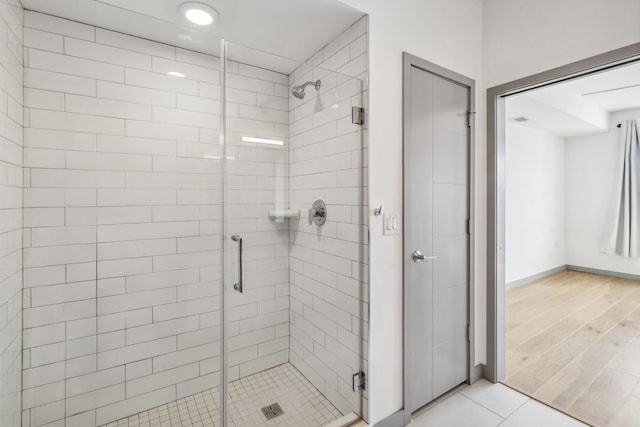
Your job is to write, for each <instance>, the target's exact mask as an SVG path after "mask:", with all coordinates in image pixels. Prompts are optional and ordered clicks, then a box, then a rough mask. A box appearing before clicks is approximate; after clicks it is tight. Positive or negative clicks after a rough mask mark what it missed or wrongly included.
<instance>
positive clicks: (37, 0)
mask: <svg viewBox="0 0 640 427" xmlns="http://www.w3.org/2000/svg"><path fill="white" fill-rule="evenodd" d="M184 1H186V0H22V3H23V5H24V7H25V8H26V9H30V10H35V11H38V12H44V13H48V14H51V15H55V16H59V17H63V18H68V19H72V20H75V21H79V22H84V23H87V24H91V25H95V26H98V27H102V28H106V29H109V30H113V31H118V32H122V33H126V34H131V35H134V36H138V37H142V38H146V39H149V40H154V41H158V42H162V43H166V44H170V45H174V46H178V47H182V48H185V49H191V50H196V51H199V52H204V53H209V54H212V55H216V56H218V55H219V54H220V39H221V38H225V39H226V40H228V41H230V42H233V43H235V44H237V45H241V46H243V48H241V47H240V46H232V47H231V48H230V50H229V56H230V58H231V59H234V60H238V61H241V62H248V63H252V64H254V65H258V66H261V67H264V68H269V69H271V70H275V71H279V72H283V73H285V74H289V73H290V72H291V71H293V70H294V69H295V68H297V66H298V65H299V63H301V62H304V61H306V60H307V59H309V58H310V57H311V56H312V55H313V54H314V53H316V52H317V51H318V50H319V49H320V48H322V47H323V46H325V45H326V44H327V43H329V42H330V41H332V40H333V39H334V38H335V37H336V36H338V35H339V34H340V33H341V32H343V31H344V30H346V29H347V28H348V27H349V26H350V25H351V24H353V23H354V22H355V21H357V20H358V19H359V18H361V17H362V16H364V14H363V13H362V12H360V11H357V10H355V9H353V8H351V7H349V6H347V5H345V4H344V3H341V2H339V1H337V0H269V1H266V0H197V1H199V2H200V3H205V4H208V5H209V6H211V7H213V8H214V9H216V10H217V11H218V13H219V14H220V21H219V23H218V25H215V26H212V27H197V26H196V25H193V24H190V23H189V22H188V21H186V19H185V18H183V16H181V15H180V14H179V13H178V7H179V6H180V5H181V4H182V3H183V2H184ZM253 50H256V51H262V52H267V53H269V54H270V55H265V54H264V53H262V54H260V53H259V52H256V51H253Z"/></svg>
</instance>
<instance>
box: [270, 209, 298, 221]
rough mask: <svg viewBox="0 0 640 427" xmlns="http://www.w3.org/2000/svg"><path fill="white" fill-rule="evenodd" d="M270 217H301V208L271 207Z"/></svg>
mask: <svg viewBox="0 0 640 427" xmlns="http://www.w3.org/2000/svg"><path fill="white" fill-rule="evenodd" d="M269 218H274V219H283V218H284V219H291V218H293V219H300V209H269Z"/></svg>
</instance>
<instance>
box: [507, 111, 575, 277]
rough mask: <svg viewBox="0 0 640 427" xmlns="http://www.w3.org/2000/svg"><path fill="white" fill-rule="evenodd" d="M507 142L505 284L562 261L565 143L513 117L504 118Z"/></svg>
mask: <svg viewBox="0 0 640 427" xmlns="http://www.w3.org/2000/svg"><path fill="white" fill-rule="evenodd" d="M508 109H509V101H507V110H508ZM507 116H508V117H509V116H510V115H509V114H507ZM506 141H507V145H506V153H505V156H506V157H505V163H506V171H505V181H506V185H505V187H506V189H505V192H506V206H505V210H506V235H505V239H506V242H505V270H506V271H505V274H506V276H505V277H506V279H505V280H506V283H507V284H508V283H511V282H513V281H516V280H519V279H523V278H526V277H530V276H533V275H535V274H538V273H541V272H544V271H547V270H551V269H553V268H556V267H561V266H564V265H565V264H566V257H565V228H564V223H565V144H564V138H562V137H559V136H557V135H553V134H550V133H547V132H544V131H541V130H537V129H533V128H530V127H528V126H524V125H520V124H517V123H514V122H513V121H507V126H506Z"/></svg>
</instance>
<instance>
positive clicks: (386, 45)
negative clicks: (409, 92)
mask: <svg viewBox="0 0 640 427" xmlns="http://www.w3.org/2000/svg"><path fill="white" fill-rule="evenodd" d="M343 1H344V3H347V4H349V5H351V6H353V7H356V8H358V9H360V10H362V11H364V12H366V13H368V14H369V15H370V17H369V19H370V21H369V22H370V23H369V30H370V32H369V34H370V40H369V49H370V51H369V54H370V86H369V89H370V92H371V98H370V113H369V123H370V128H369V132H370V140H369V142H370V154H369V165H370V170H371V171H374V172H372V173H370V176H369V177H370V191H369V200H370V202H369V205H370V207H373V206H378V205H380V204H384V207H385V211H386V212H400V213H401V212H402V52H403V51H407V52H409V53H411V54H413V55H416V56H418V57H421V58H423V59H425V60H428V61H431V62H434V63H436V64H438V65H440V66H443V67H446V68H448V69H451V70H453V71H455V72H458V73H460V74H463V75H466V76H467V77H470V78H472V79H475V80H476V83H477V100H476V107H477V110H478V112H479V113H478V115H477V120H476V128H475V129H476V133H477V147H476V171H477V176H476V196H481V195H482V194H483V193H484V186H485V183H484V175H485V174H484V170H485V169H484V165H485V161H484V156H485V155H484V148H483V147H484V144H483V143H482V140H483V129H484V126H483V123H484V118H483V117H484V115H483V108H482V105H483V104H482V99H481V97H480V94H481V93H482V84H481V81H482V75H481V71H482V70H481V64H482V58H481V54H482V26H481V25H482V24H481V20H482V4H481V3H480V2H479V1H476V0H463V1H448V0H434V1H423V0H406V1H402V2H392V1H388V0H343ZM483 201H484V197H478V200H477V204H476V220H477V221H478V227H477V228H476V235H478V236H479V237H481V236H482V235H483V232H484V231H483V230H484V226H483V224H484V219H483V218H484V210H485V208H484V202H483ZM369 218H370V220H371V228H370V233H371V259H370V263H371V266H372V267H371V332H370V336H371V342H370V359H369V380H370V384H371V387H370V395H369V399H370V401H369V406H370V421H371V422H373V423H375V422H378V421H380V420H382V419H384V418H386V417H387V416H389V415H391V414H393V413H394V412H395V411H397V410H399V409H400V408H402V405H403V403H402V305H403V304H402V236H383V235H382V221H381V219H380V218H378V217H373V215H371V216H370V217H369ZM482 241H484V240H483V239H482V238H480V239H479V240H478V243H477V244H476V250H477V251H478V252H477V258H476V264H475V279H476V301H477V302H478V304H477V307H476V310H477V317H476V334H477V335H476V339H477V342H478V345H477V348H476V350H477V359H476V362H478V363H481V362H482V361H483V360H484V353H485V350H484V341H485V339H484V330H485V321H484V317H483V312H482V307H483V306H484V300H485V296H484V295H485V292H484V291H485V279H484V276H485V273H484V272H485V268H484V260H483V259H484V257H483V253H484V250H483V248H484V246H482V245H481V244H480V243H481V242H482Z"/></svg>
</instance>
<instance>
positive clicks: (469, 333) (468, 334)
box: [467, 325, 471, 342]
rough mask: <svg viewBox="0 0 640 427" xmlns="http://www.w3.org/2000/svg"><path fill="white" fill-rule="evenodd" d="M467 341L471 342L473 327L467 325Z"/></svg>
mask: <svg viewBox="0 0 640 427" xmlns="http://www.w3.org/2000/svg"><path fill="white" fill-rule="evenodd" d="M467 341H468V342H471V325H467Z"/></svg>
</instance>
